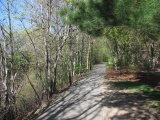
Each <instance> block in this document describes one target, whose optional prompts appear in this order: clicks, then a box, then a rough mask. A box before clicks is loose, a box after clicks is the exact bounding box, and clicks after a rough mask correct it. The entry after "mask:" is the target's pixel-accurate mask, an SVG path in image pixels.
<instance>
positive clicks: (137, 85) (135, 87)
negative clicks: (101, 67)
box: [110, 80, 160, 108]
mask: <svg viewBox="0 0 160 120" xmlns="http://www.w3.org/2000/svg"><path fill="white" fill-rule="evenodd" d="M110 84H111V86H113V87H115V88H117V89H118V90H126V91H131V92H134V93H135V94H137V96H141V95H145V96H147V97H148V98H149V99H150V100H151V101H150V103H151V105H152V106H155V107H158V108H160V91H159V90H155V89H153V88H152V87H150V86H149V85H147V84H144V83H141V82H139V81H136V82H132V81H127V80H123V81H116V82H113V81H111V82H110Z"/></svg>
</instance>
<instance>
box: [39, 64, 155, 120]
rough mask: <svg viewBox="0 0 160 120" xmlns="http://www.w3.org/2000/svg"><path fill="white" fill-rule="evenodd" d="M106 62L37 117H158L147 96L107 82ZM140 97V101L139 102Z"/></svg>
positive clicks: (66, 119) (125, 119)
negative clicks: (150, 106)
mask: <svg viewBox="0 0 160 120" xmlns="http://www.w3.org/2000/svg"><path fill="white" fill-rule="evenodd" d="M105 69H106V68H105V64H104V63H103V64H98V65H95V66H94V69H93V70H92V71H91V73H90V74H88V75H87V76H86V77H85V78H84V79H82V80H80V81H78V82H77V83H75V84H73V85H72V86H71V87H70V88H69V89H68V90H66V91H65V92H64V93H62V95H61V97H59V98H58V99H57V100H56V101H55V102H54V103H53V104H52V105H51V106H49V107H48V108H47V109H46V110H45V111H44V112H43V113H42V115H40V116H39V117H38V118H37V120H135V119H136V120H158V116H156V115H155V113H154V112H153V111H152V109H147V108H146V107H144V105H145V104H146V103H145V102H144V99H146V98H145V97H143V96H141V97H139V98H137V97H136V96H134V94H132V93H129V94H128V93H122V91H119V90H116V88H115V89H114V88H112V87H110V85H109V84H108V82H104V81H105V80H104V76H105V74H106V72H105ZM136 100H138V102H137V101H136Z"/></svg>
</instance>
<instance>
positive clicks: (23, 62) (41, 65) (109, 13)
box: [0, 0, 160, 120]
mask: <svg viewBox="0 0 160 120" xmlns="http://www.w3.org/2000/svg"><path fill="white" fill-rule="evenodd" d="M159 6H160V1H159V0H143V1H139V0H130V1H128V0H112V1H110V0H97V1H96V0H0V119H3V120H14V119H19V120H21V119H22V118H23V117H24V116H25V117H26V116H27V115H30V114H29V112H31V113H32V112H33V111H36V110H37V109H38V108H39V107H40V106H41V105H42V103H43V102H44V101H45V102H46V101H47V102H48V101H50V100H52V99H54V98H56V97H57V96H58V94H59V93H60V92H61V91H63V90H65V89H66V88H68V87H69V86H71V85H72V84H73V83H74V82H76V81H77V80H79V79H80V78H81V77H83V76H85V75H86V74H88V73H89V71H90V70H92V67H93V65H94V64H97V63H101V62H107V63H106V66H107V67H113V68H114V69H115V70H119V73H120V74H123V67H126V68H128V69H134V70H137V69H139V68H141V69H144V70H146V72H147V73H155V72H156V73H158V71H160V68H159V67H160V35H159V32H160V7H159ZM159 84H160V80H159V81H158V82H157V85H159Z"/></svg>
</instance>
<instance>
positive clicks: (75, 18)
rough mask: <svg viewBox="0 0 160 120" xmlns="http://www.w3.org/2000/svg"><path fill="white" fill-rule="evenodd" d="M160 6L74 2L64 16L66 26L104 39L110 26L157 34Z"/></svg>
mask: <svg viewBox="0 0 160 120" xmlns="http://www.w3.org/2000/svg"><path fill="white" fill-rule="evenodd" d="M159 6H160V1H159V0H143V1H139V0H85V1H76V0H73V1H72V2H71V5H70V7H67V8H64V9H62V10H61V12H60V13H61V15H62V16H63V18H64V22H65V23H67V24H74V25H77V26H79V28H80V29H81V30H83V31H86V32H88V33H90V34H92V35H101V34H102V33H103V29H104V28H105V27H107V26H123V25H126V26H129V27H132V28H134V29H143V30H145V31H150V32H156V31H158V30H159V27H160V26H159V17H160V8H159Z"/></svg>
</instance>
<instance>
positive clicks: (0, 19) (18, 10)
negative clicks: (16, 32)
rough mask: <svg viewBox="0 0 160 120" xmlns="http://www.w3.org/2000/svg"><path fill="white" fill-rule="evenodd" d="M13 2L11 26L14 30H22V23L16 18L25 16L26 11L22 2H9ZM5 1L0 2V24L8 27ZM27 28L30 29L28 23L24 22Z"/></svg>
mask: <svg viewBox="0 0 160 120" xmlns="http://www.w3.org/2000/svg"><path fill="white" fill-rule="evenodd" d="M9 1H13V6H12V7H11V18H12V19H11V20H12V25H14V28H16V29H24V28H22V23H21V22H20V20H19V19H17V18H16V17H19V16H20V15H21V14H25V13H26V12H27V11H25V10H24V8H23V6H22V5H23V4H24V2H25V1H24V0H9ZM6 8H7V0H0V24H5V25H8V13H7V9H6ZM24 24H25V26H26V27H27V28H29V27H30V25H29V23H26V22H24Z"/></svg>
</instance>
